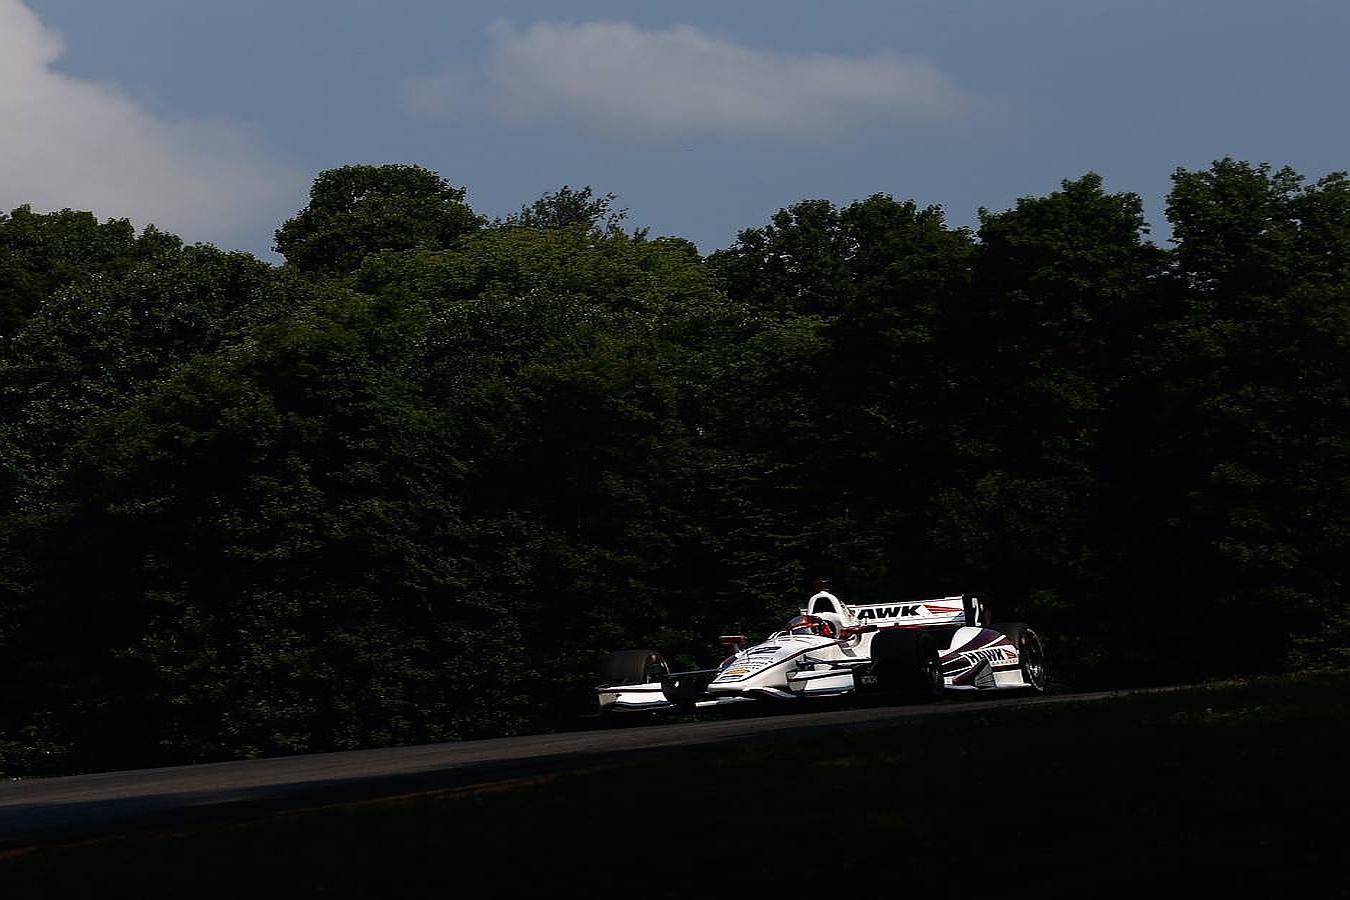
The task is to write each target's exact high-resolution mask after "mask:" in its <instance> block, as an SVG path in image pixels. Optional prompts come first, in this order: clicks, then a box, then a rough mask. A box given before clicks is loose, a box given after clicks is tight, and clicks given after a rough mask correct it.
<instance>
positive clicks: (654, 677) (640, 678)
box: [601, 650, 670, 685]
mask: <svg viewBox="0 0 1350 900" xmlns="http://www.w3.org/2000/svg"><path fill="white" fill-rule="evenodd" d="M669 674H670V667H669V666H667V665H666V661H665V660H664V659H662V658H661V654H659V653H657V652H656V651H655V650H618V651H616V652H614V653H611V654H610V655H609V656H608V657H606V658H605V666H604V669H603V670H602V679H603V680H602V681H601V684H606V685H610V684H649V683H651V682H653V681H660V680H661V679H663V678H665V677H666V676H667V675H669Z"/></svg>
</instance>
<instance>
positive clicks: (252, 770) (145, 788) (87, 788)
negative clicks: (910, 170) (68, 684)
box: [0, 691, 1133, 850]
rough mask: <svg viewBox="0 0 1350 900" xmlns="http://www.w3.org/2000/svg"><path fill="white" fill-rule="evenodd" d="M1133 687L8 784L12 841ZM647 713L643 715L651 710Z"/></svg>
mask: <svg viewBox="0 0 1350 900" xmlns="http://www.w3.org/2000/svg"><path fill="white" fill-rule="evenodd" d="M1125 693H1133V692H1125V691H1103V692H1098V693H1084V694H1057V695H1052V696H1040V697H1030V698H1002V699H986V698H982V697H981V698H976V699H973V700H970V701H958V700H945V701H943V702H940V703H936V704H932V705H927V706H878V705H872V706H855V707H848V708H842V709H839V708H836V709H830V710H826V711H808V712H797V711H793V712H789V713H784V714H778V715H755V716H753V717H744V716H737V717H722V716H718V717H716V718H708V719H706V720H699V721H686V722H678V723H674V724H637V725H635V726H628V727H618V728H605V729H591V730H585V731H571V732H564V733H557V734H539V735H527V736H523V737H510V738H496V739H492V740H482V741H464V742H459V743H453V744H429V745H425V746H418V747H394V748H389V749H384V750H356V751H350V752H344V753H318V754H310V755H306V756H288V757H281V758H276V759H254V760H242V761H238V762H223V763H209V764H204V765H195V766H174V767H171V768H160V769H139V770H134V771H128V772H104V773H98V774H91V775H71V776H66V777H61V778H41V779H29V780H21V781H10V782H6V783H0V850H16V849H21V848H25V847H33V846H38V845H43V844H53V843H65V842H70V841H78V840H90V839H97V838H101V837H109V836H113V835H118V834H125V833H128V832H134V831H147V830H158V829H169V828H179V827H187V826H193V825H200V824H206V823H211V822H229V821H241V820H246V819H250V818H255V817H258V816H261V815H266V814H269V813H274V812H281V811H287V810H296V809H305V808H313V807H320V806H327V805H332V804H337V803H349V802H355V801H362V800H375V799H380V798H387V797H395V796H402V795H407V794H415V793H422V792H427V791H439V790H448V789H458V788H468V787H475V786H481V785H487V784H493V783H496V782H502V781H509V780H512V779H516V778H522V777H534V776H541V775H552V774H558V773H563V772H571V771H577V770H581V769H594V768H603V767H605V766H614V765H622V764H625V763H630V762H635V761H639V760H641V759H645V758H650V757H652V756H654V755H659V754H663V753H670V752H672V751H675V750H677V749H679V748H682V747H693V746H700V745H708V744H719V743H726V742H732V741H745V740H764V739H769V738H772V737H781V736H784V735H800V734H806V733H811V732H816V733H819V732H823V731H828V730H839V729H845V730H846V729H866V728H875V727H879V726H884V725H887V724H890V723H893V722H895V721H896V720H899V719H906V718H912V717H917V716H933V715H950V714H958V713H964V712H972V711H976V710H985V709H995V708H1001V707H1009V706H1023V707H1030V706H1044V705H1048V704H1058V703H1082V702H1086V701H1095V700H1102V699H1106V698H1110V697H1118V696H1122V695H1123V694H1125ZM639 715H641V714H639Z"/></svg>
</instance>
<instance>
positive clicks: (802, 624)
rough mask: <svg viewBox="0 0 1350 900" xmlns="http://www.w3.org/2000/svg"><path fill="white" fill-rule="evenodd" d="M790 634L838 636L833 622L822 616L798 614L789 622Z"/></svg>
mask: <svg viewBox="0 0 1350 900" xmlns="http://www.w3.org/2000/svg"><path fill="white" fill-rule="evenodd" d="M787 630H788V633H789V634H818V635H820V636H821V637H827V638H832V637H837V636H838V635H837V634H836V633H835V629H834V625H833V623H831V622H829V621H827V620H825V619H822V618H821V617H820V616H797V618H795V619H793V620H792V621H791V622H788V626H787Z"/></svg>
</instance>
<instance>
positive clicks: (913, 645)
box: [595, 590, 1046, 713]
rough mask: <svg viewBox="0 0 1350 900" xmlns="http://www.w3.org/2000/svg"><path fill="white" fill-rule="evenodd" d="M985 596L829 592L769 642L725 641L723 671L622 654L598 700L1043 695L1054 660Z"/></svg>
mask: <svg viewBox="0 0 1350 900" xmlns="http://www.w3.org/2000/svg"><path fill="white" fill-rule="evenodd" d="M988 618H989V612H988V608H987V607H986V605H985V604H984V603H983V601H981V599H980V598H979V597H977V596H974V595H970V594H964V595H958V596H953V597H941V598H938V599H936V600H925V601H922V602H914V603H887V604H867V605H859V606H851V605H848V604H845V603H843V602H842V601H840V599H839V598H838V597H836V596H835V595H834V594H832V593H831V592H830V591H828V590H820V591H818V592H817V593H815V594H813V595H812V596H811V597H810V599H809V600H808V601H807V604H806V606H805V607H803V608H802V609H801V611H800V615H798V616H797V617H795V618H794V619H792V621H790V622H789V623H788V624H787V627H786V628H784V629H783V630H781V631H777V632H774V633H773V634H771V635H769V637H768V638H767V639H766V640H764V641H763V642H761V643H758V644H751V643H750V642H749V640H748V639H747V638H746V637H745V636H744V635H725V636H723V637H722V638H721V639H720V640H721V643H722V644H723V645H725V646H728V647H731V648H732V653H731V655H730V656H728V657H727V658H726V659H724V660H723V661H722V662H721V664H720V665H718V666H717V667H715V668H709V669H697V670H692V671H685V672H679V671H675V672H672V671H671V670H670V667H669V665H667V663H666V661H665V659H664V658H663V657H662V656H661V654H660V653H658V652H657V651H655V650H650V649H638V650H620V651H618V652H615V653H611V654H610V655H609V657H608V659H607V660H606V662H605V667H604V674H603V681H602V683H601V684H600V685H599V686H598V687H596V689H595V692H596V696H597V698H598V701H599V708H600V711H601V712H602V713H609V712H634V711H646V710H660V709H669V708H680V709H698V708H701V707H710V706H720V705H724V704H729V703H743V702H747V701H753V700H761V701H763V700H783V701H792V700H802V699H807V698H813V697H835V696H840V695H843V694H849V693H854V692H877V693H881V694H886V695H890V696H892V697H895V698H897V699H904V700H910V701H925V700H934V699H937V698H938V697H939V696H941V695H942V694H943V693H945V692H947V691H1024V692H1035V693H1039V692H1043V691H1044V690H1045V685H1046V666H1045V653H1044V651H1043V648H1042V646H1041V640H1040V637H1039V636H1038V635H1037V634H1036V632H1035V630H1033V629H1032V628H1031V627H1030V626H1028V625H1026V624H1025V623H1022V622H1003V623H997V624H989V623H988V621H987V620H988Z"/></svg>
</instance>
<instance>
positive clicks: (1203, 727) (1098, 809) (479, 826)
mask: <svg viewBox="0 0 1350 900" xmlns="http://www.w3.org/2000/svg"><path fill="white" fill-rule="evenodd" d="M1348 724H1350V675H1347V674H1322V675H1307V676H1301V677H1298V678H1281V679H1263V680H1257V681H1251V682H1244V683H1232V684H1223V685H1216V686H1213V687H1207V688H1199V689H1189V690H1185V691H1177V692H1172V693H1163V694H1149V695H1136V696H1127V697H1121V698H1118V699H1112V700H1107V701H1102V702H1097V703H1085V704H1081V705H1078V704H1065V705H1055V706H1046V707H1039V708H1030V709H1007V710H1001V709H995V708H985V709H981V708H980V707H978V706H975V707H973V708H972V709H971V710H970V711H969V712H960V713H953V714H951V715H944V716H931V717H920V718H916V719H913V720H908V721H902V722H900V723H898V724H897V725H895V726H894V727H888V728H886V729H884V730H880V729H879V730H873V731H867V732H860V733H849V732H839V733H835V734H831V735H829V736H822V737H812V738H810V739H801V738H793V739H791V740H779V741H772V740H770V741H761V742H752V743H743V744H734V745H729V746H722V747H714V748H701V749H696V750H687V751H680V752H678V753H674V754H672V755H670V756H667V757H665V758H663V759H661V760H659V761H655V762H644V763H642V764H640V765H634V766H631V767H625V768H617V769H607V770H603V771H594V772H584V773H578V774H573V775H568V776H562V777H557V778H552V779H545V780H535V781H527V782H523V783H514V784H510V785H505V786H500V787H498V788H495V789H479V790H474V791H458V792H447V793H442V794H436V795H423V796H417V797H410V798H403V799H399V800H392V801H383V802H379V803H367V804H361V805H353V806H347V807H339V808H332V809H324V810H316V811H310V812H304V813H293V814H288V815H283V816H274V817H271V818H267V819H263V820H260V821H257V822H252V823H248V824H244V825H233V826H227V827H215V828H204V829H199V830H194V831H190V832H187V833H183V834H173V835H142V836H135V837H126V838H119V839H114V840H106V841H101V842H98V843H94V844H87V845H80V846H72V847H55V848H49V849H43V850H38V851H34V852H31V853H28V854H25V855H22V856H19V857H15V858H11V859H8V860H5V861H3V862H0V892H3V894H4V895H5V896H12V897H16V898H18V897H34V898H37V897H43V898H46V897H77V896H89V897H109V896H117V897H123V896H127V897H136V896H140V897H170V896H173V897H193V898H202V897H240V898H242V897H252V896H295V897H422V896H441V897H444V896H454V895H456V894H462V895H464V896H473V897H484V896H503V897H526V896H536V895H537V896H555V895H556V896H572V895H580V896H604V897H608V896H619V895H623V894H633V895H635V896H643V897H693V896H699V895H707V894H714V893H727V892H731V893H737V894H740V893H746V894H751V893H753V894H761V893H768V892H775V893H776V892H779V891H794V892H795V891H796V890H798V889H801V890H808V889H809V890H810V891H811V892H812V893H817V892H819V891H829V892H831V893H833V892H836V891H839V892H846V893H855V892H862V893H863V894H865V895H866V896H869V897H874V896H889V895H894V896H897V897H899V896H902V895H908V894H911V893H913V892H918V891H923V892H927V893H928V894H930V895H936V896H944V897H945V896H951V897H959V896H965V895H967V894H985V895H991V896H1018V897H1020V896H1037V897H1061V896H1062V897H1084V896H1098V897H1111V896H1123V895H1125V894H1127V893H1128V894H1136V895H1137V894H1139V893H1141V892H1147V893H1149V894H1155V893H1156V894H1158V895H1164V894H1166V895H1170V894H1172V893H1174V892H1175V891H1176V890H1178V889H1182V888H1185V889H1187V890H1197V889H1198V890H1203V892H1204V896H1217V895H1221V894H1222V895H1226V896H1229V897H1231V896H1243V897H1246V896H1267V895H1277V896H1278V895H1284V894H1288V893H1290V892H1291V890H1292V889H1294V888H1296V887H1314V886H1316V887H1318V888H1320V889H1321V892H1325V891H1327V890H1328V889H1329V891H1330V892H1329V893H1322V895H1324V896H1347V895H1350V875H1348V874H1347V872H1346V869H1345V867H1343V866H1341V865H1340V860H1341V857H1342V856H1343V855H1344V853H1345V850H1344V844H1345V838H1344V833H1345V828H1344V825H1343V822H1344V820H1345V817H1346V811H1347V809H1350V779H1347V776H1346V774H1345V763H1346V756H1347V752H1346V744H1345V738H1346V736H1347V734H1350V728H1347V725H1348Z"/></svg>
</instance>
